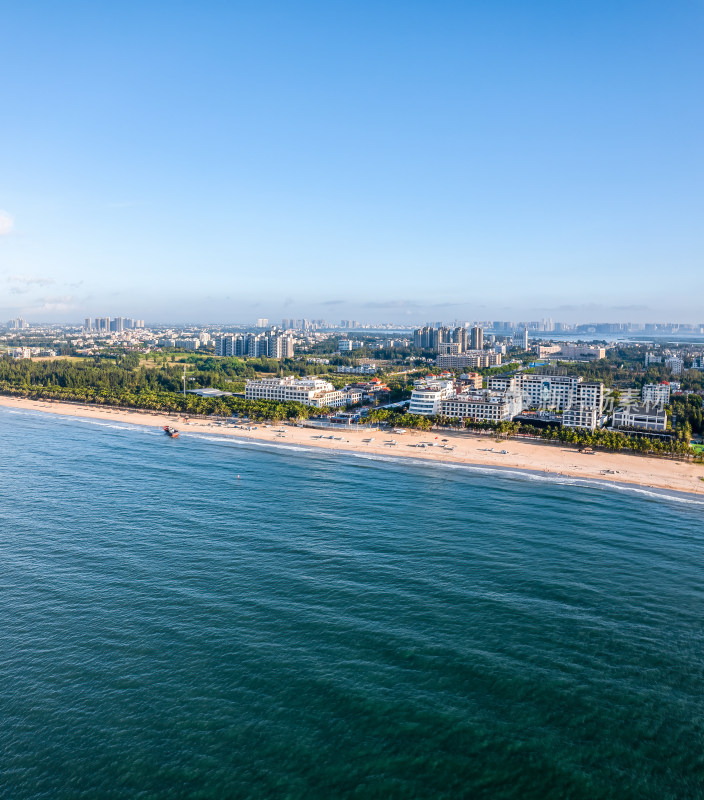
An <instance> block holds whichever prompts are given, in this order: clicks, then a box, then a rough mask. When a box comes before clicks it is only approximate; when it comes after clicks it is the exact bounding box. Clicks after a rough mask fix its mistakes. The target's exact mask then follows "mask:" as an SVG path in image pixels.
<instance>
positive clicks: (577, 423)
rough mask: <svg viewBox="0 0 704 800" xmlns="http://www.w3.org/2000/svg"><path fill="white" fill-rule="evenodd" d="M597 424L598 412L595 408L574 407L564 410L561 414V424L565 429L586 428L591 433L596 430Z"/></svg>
mask: <svg viewBox="0 0 704 800" xmlns="http://www.w3.org/2000/svg"><path fill="white" fill-rule="evenodd" d="M598 422H599V412H598V411H597V410H596V408H585V407H583V406H579V405H575V406H570V407H569V408H566V409H565V410H564V411H563V412H562V424H563V426H564V427H565V428H587V429H588V430H590V431H593V430H595V429H596V426H597V424H598Z"/></svg>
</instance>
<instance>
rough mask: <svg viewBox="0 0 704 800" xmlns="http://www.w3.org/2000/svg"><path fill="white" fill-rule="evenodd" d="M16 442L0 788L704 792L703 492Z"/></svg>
mask: <svg viewBox="0 0 704 800" xmlns="http://www.w3.org/2000/svg"><path fill="white" fill-rule="evenodd" d="M0 455H1V458H0V486H2V494H1V495H0V633H1V636H0V676H1V677H2V687H1V688H0V721H1V725H0V797H2V798H10V799H11V800H22V799H23V798H52V800H53V799H54V798H72V799H73V798H76V799H82V798H91V799H92V798H108V799H109V798H240V797H241V798H338V797H340V798H385V799H388V798H492V800H493V798H524V799H525V798H541V799H543V798H572V799H579V798H585V799H587V798H588V799H589V800H594V798H639V800H642V799H643V798H657V799H658V800H664V799H666V798H700V797H703V796H704V794H703V791H704V789H703V787H704V615H703V612H704V588H703V586H704V583H703V578H704V506H703V505H702V504H701V503H697V502H692V501H691V500H688V499H687V498H678V499H667V498H664V497H660V496H658V495H656V494H654V493H652V492H647V491H638V490H631V489H614V488H608V487H602V486H598V485H593V486H589V485H586V486H585V485H574V484H572V485H566V484H564V483H560V482H558V481H557V480H548V479H546V478H545V477H543V476H539V477H531V476H526V475H520V474H506V475H504V474H498V473H491V472H488V471H486V470H479V469H469V468H455V469H452V468H448V467H441V466H438V465H432V466H429V465H424V464H419V463H406V462H398V461H395V460H394V459H392V458H387V459H373V458H361V457H355V456H353V455H349V454H334V453H320V452H316V451H314V450H313V449H312V448H311V449H308V448H298V449H296V448H292V447H290V446H288V445H286V444H282V445H281V446H279V447H275V446H264V445H257V444H251V443H250V444H247V443H238V442H235V441H230V440H222V439H218V437H216V436H196V435H183V437H182V438H181V439H180V440H177V441H174V440H169V439H168V438H167V437H165V436H164V435H163V434H162V433H161V432H160V431H158V430H157V429H147V428H139V427H137V426H130V425H122V424H117V423H115V424H111V423H109V422H107V421H101V422H93V421H88V420H74V419H67V418H62V417H55V416H52V415H42V414H39V413H32V412H17V411H14V410H13V411H8V410H4V409H0ZM238 475H239V479H238V477H237V476H238Z"/></svg>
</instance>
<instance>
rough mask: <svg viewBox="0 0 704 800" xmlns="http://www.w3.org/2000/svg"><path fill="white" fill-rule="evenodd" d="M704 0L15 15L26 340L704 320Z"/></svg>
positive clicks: (8, 77) (88, 7)
mask: <svg viewBox="0 0 704 800" xmlns="http://www.w3.org/2000/svg"><path fill="white" fill-rule="evenodd" d="M703 36H704V2H702V0H681V1H677V0H675V2H672V3H668V4H665V3H662V2H648V0H644V1H643V0H641V1H640V2H628V1H627V0H626V1H625V2H618V3H614V2H600V1H599V0H597V1H596V2H574V3H564V2H559V3H558V2H539V0H536V1H535V2H531V3H526V2H521V3H518V2H501V0H493V2H492V1H490V0H486V2H469V1H466V2H461V3H460V2H457V3H455V2H436V3H428V2H425V3H420V2H413V1H412V0H411V1H410V2H409V1H408V0H406V2H392V1H389V2H383V3H379V2H376V3H370V2H355V3H350V2H347V3H344V2H334V1H333V2H330V1H328V2H325V3H323V2H320V3H314V2H305V0H302V2H299V3H283V2H281V3H276V2H257V3H237V2H228V3H225V2H222V3H216V2H202V3H198V4H196V3H183V2H172V3H160V2H148V1H147V2H141V3H137V2H129V1H128V2H124V3H120V4H106V3H93V2H91V3H88V2H85V3H80V2H71V1H70V0H68V1H67V2H64V3H61V4H57V3H49V2H45V3H42V2H32V0H28V2H25V3H15V4H6V6H5V8H4V9H3V14H2V25H1V26H0V65H1V66H2V74H3V76H4V80H3V92H2V95H1V99H0V108H1V109H2V112H1V116H0V142H1V143H2V147H0V209H1V210H2V212H3V213H0V319H2V318H3V317H4V318H9V317H11V316H15V315H16V314H23V315H24V316H25V317H26V318H28V319H30V320H37V321H38V320H73V319H76V320H77V319H80V318H82V317H83V316H86V315H91V316H92V315H119V314H121V315H124V316H134V317H144V318H146V319H148V320H153V321H162V320H163V321H169V320H171V321H186V320H197V321H224V322H226V321H248V320H252V319H254V318H256V317H259V316H267V317H270V318H272V319H277V318H279V317H280V316H282V315H283V316H296V317H301V316H306V317H311V318H315V317H325V318H327V319H331V320H339V319H340V318H343V317H344V318H347V317H355V318H357V319H360V320H366V321H372V320H384V319H389V320H398V321H403V320H408V321H413V322H416V321H425V320H453V319H456V318H458V319H475V318H492V319H514V318H518V319H521V318H526V317H529V318H536V317H539V316H544V315H551V316H553V317H554V318H555V319H564V320H568V321H569V320H579V321H590V320H615V319H631V320H646V319H647V320H666V319H678V320H682V321H697V322H700V321H703V320H704V310H703V309H702V303H701V297H702V290H704V269H702V253H703V252H704V247H703V245H704V226H703V225H702V220H703V219H704V192H703V187H704V180H703V178H704V174H703V173H704V157H703V155H702V142H703V141H704V104H702V75H703V74H704V49H703V48H702V47H701V41H702V37H703Z"/></svg>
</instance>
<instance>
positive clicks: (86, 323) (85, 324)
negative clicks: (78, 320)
mask: <svg viewBox="0 0 704 800" xmlns="http://www.w3.org/2000/svg"><path fill="white" fill-rule="evenodd" d="M83 327H84V328H85V329H86V330H87V331H90V330H93V325H92V323H91V319H90V317H86V318H85V319H84V320H83Z"/></svg>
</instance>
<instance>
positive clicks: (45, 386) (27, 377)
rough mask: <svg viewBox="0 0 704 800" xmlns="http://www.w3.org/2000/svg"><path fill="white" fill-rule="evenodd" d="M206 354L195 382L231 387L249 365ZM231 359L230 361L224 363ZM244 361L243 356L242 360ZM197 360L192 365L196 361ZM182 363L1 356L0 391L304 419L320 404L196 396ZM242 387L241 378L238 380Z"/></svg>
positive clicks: (196, 411) (133, 358) (151, 407)
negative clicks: (185, 388) (185, 384)
mask: <svg viewBox="0 0 704 800" xmlns="http://www.w3.org/2000/svg"><path fill="white" fill-rule="evenodd" d="M213 361H215V362H216V365H217V366H218V367H219V369H211V368H210V367H211V366H212V365H210V364H209V361H208V359H205V360H201V361H200V362H198V365H197V366H200V367H202V368H201V369H197V370H195V371H193V372H191V373H190V377H194V376H197V378H196V380H197V382H196V383H194V384H192V385H195V386H199V387H203V386H206V387H213V388H221V389H225V390H227V391H233V388H234V386H235V385H237V378H238V377H239V375H240V373H241V371H244V376H243V377H249V374H250V370H251V373H252V374H253V373H254V369H253V367H252V366H250V365H248V366H246V367H245V366H240V365H239V364H237V363H235V362H237V361H239V359H213ZM223 362H230V363H223ZM241 363H242V364H243V362H241ZM194 366H195V365H194ZM182 374H183V367H182V366H177V365H174V364H172V363H169V362H168V361H166V360H164V361H163V362H161V363H160V364H159V365H157V366H154V367H148V366H146V364H145V363H143V362H141V361H140V360H139V357H138V356H136V355H135V354H130V355H127V356H123V357H121V358H118V359H117V360H114V359H97V360H90V361H82V362H81V361H79V362H76V361H39V362H33V361H27V360H24V359H23V360H17V361H16V360H14V359H11V358H7V357H3V358H0V393H2V394H9V395H14V396H20V397H29V398H44V399H53V400H66V401H72V402H85V403H98V404H101V405H111V406H123V407H126V408H144V409H148V410H152V411H165V412H179V413H185V414H204V415H210V414H217V415H220V416H230V415H231V414H240V415H243V416H248V417H250V418H251V419H257V420H260V419H272V420H280V419H305V418H307V417H309V416H312V415H314V414H319V413H320V409H317V408H311V407H309V406H304V405H301V404H300V403H277V402H272V401H267V400H245V399H244V398H242V397H218V398H209V397H199V396H198V395H193V394H187V395H186V396H185V397H184V396H183V394H182V393H181V388H182V383H181V379H182ZM239 385H240V386H241V387H242V388H243V387H244V383H243V381H240V382H239Z"/></svg>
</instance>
